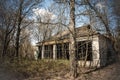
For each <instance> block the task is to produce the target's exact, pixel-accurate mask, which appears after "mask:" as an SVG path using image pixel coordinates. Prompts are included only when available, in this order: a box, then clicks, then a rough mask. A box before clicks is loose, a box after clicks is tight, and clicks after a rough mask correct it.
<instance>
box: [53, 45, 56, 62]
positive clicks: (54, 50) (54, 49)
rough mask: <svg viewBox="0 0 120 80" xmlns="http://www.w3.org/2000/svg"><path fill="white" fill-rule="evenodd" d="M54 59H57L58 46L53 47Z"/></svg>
mask: <svg viewBox="0 0 120 80" xmlns="http://www.w3.org/2000/svg"><path fill="white" fill-rule="evenodd" d="M53 59H54V60H55V59H57V47H56V44H54V45H53Z"/></svg>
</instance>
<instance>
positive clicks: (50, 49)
mask: <svg viewBox="0 0 120 80" xmlns="http://www.w3.org/2000/svg"><path fill="white" fill-rule="evenodd" d="M44 49H45V50H44V57H45V58H48V59H49V58H50V59H52V58H53V45H45V46H44Z"/></svg>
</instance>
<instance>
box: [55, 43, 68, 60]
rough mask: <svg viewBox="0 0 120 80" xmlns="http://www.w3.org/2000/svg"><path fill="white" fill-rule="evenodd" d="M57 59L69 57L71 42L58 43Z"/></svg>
mask: <svg viewBox="0 0 120 80" xmlns="http://www.w3.org/2000/svg"><path fill="white" fill-rule="evenodd" d="M56 46H57V59H69V43H63V44H57V45H56Z"/></svg>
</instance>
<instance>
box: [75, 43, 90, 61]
mask: <svg viewBox="0 0 120 80" xmlns="http://www.w3.org/2000/svg"><path fill="white" fill-rule="evenodd" d="M76 48H77V50H76V51H77V55H76V56H77V59H78V60H87V61H92V41H80V42H77V44H76Z"/></svg>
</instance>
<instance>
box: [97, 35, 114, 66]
mask: <svg viewBox="0 0 120 80" xmlns="http://www.w3.org/2000/svg"><path fill="white" fill-rule="evenodd" d="M99 44H100V45H99V47H100V59H101V61H100V65H101V66H105V65H106V64H108V63H110V62H111V61H113V60H114V59H115V52H114V50H113V46H112V42H111V40H110V39H109V38H107V37H105V36H103V35H100V36H99Z"/></svg>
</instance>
